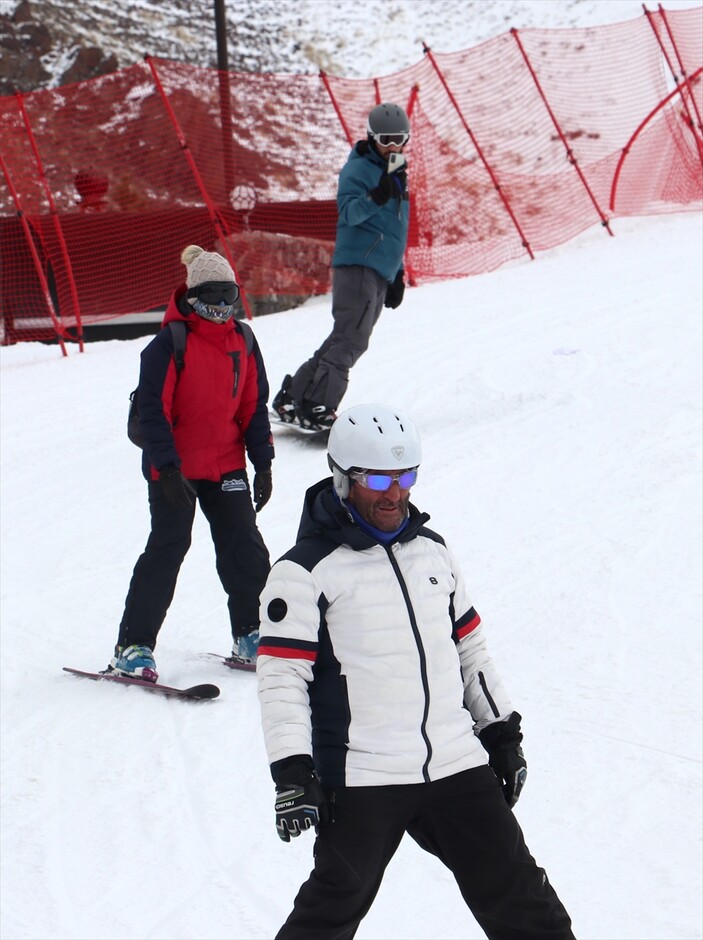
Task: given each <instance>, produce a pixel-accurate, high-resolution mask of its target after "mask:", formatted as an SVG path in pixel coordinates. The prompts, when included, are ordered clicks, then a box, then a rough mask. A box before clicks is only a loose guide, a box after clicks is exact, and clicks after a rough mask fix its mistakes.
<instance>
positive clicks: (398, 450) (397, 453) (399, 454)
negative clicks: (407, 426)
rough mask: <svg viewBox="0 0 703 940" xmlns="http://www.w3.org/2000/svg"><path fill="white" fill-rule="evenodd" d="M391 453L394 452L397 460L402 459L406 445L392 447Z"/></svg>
mask: <svg viewBox="0 0 703 940" xmlns="http://www.w3.org/2000/svg"><path fill="white" fill-rule="evenodd" d="M391 453H392V454H393V456H394V457H395V459H396V460H402V459H403V454H404V453H405V448H404V447H391Z"/></svg>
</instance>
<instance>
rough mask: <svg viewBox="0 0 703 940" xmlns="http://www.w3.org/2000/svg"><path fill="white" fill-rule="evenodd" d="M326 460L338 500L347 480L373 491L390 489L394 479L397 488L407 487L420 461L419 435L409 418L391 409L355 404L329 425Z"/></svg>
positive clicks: (346, 490)
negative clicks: (330, 426) (397, 485)
mask: <svg viewBox="0 0 703 940" xmlns="http://www.w3.org/2000/svg"><path fill="white" fill-rule="evenodd" d="M327 462H328V464H329V467H330V469H331V471H332V482H333V484H334V488H335V491H336V493H337V495H338V496H339V498H340V499H346V498H347V496H348V495H349V487H350V485H351V484H350V481H351V480H353V481H355V482H357V483H360V484H361V485H362V486H365V487H366V488H367V489H370V490H375V491H376V492H384V491H385V490H388V489H390V487H391V486H392V485H393V483H394V482H395V481H396V480H397V481H398V484H399V485H400V487H401V489H409V488H410V487H411V486H413V485H414V484H415V482H416V481H417V472H418V467H419V466H420V463H421V462H422V445H421V444H420V436H419V434H418V433H417V429H416V427H415V425H414V424H413V422H412V421H411V420H410V418H408V417H407V415H405V414H403V413H402V412H400V411H398V410H397V409H395V408H391V407H390V406H388V405H375V404H372V405H355V406H354V407H352V408H348V409H347V410H346V411H343V412H342V413H341V414H340V415H339V416H338V417H337V419H336V421H335V422H334V424H333V425H332V429H331V430H330V436H329V441H328V443H327ZM394 467H397V468H398V470H397V471H395V472H394V470H393V468H394Z"/></svg>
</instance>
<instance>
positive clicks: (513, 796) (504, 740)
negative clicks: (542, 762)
mask: <svg viewBox="0 0 703 940" xmlns="http://www.w3.org/2000/svg"><path fill="white" fill-rule="evenodd" d="M520 721H521V717H520V715H518V713H517V712H512V713H511V714H510V717H509V718H508V719H507V720H506V721H495V722H493V724H491V725H488V727H487V728H484V729H483V731H481V732H479V736H478V737H479V740H480V742H481V744H483V746H484V747H485V749H486V750H487V751H488V763H489V764H490V765H491V767H492V769H493V773H494V774H495V775H496V777H497V778H498V780H500V782H501V784H502V786H503V796H504V797H505V799H506V801H507V803H508V806H510V807H511V808H512V807H513V806H515V804H516V803H517V801H518V800H519V799H520V794H521V792H522V788H523V787H524V786H525V781H526V780H527V761H526V760H525V756H524V754H523V753H522V748H521V747H520V742H521V741H522V734H521V733H520Z"/></svg>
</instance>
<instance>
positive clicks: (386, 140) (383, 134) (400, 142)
mask: <svg viewBox="0 0 703 940" xmlns="http://www.w3.org/2000/svg"><path fill="white" fill-rule="evenodd" d="M366 133H367V135H368V137H369V139H370V140H375V141H376V143H377V144H380V146H381V147H389V146H391V144H396V145H397V146H399V147H403V146H405V144H407V142H408V140H409V139H410V121H409V119H408V116H407V114H406V113H405V111H404V110H403V109H402V108H401V107H400V105H398V104H390V103H384V104H378V105H376V107H375V108H373V110H372V111H371V112H370V113H369V118H368V122H367V125H366Z"/></svg>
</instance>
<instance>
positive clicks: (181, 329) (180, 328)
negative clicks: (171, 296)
mask: <svg viewBox="0 0 703 940" xmlns="http://www.w3.org/2000/svg"><path fill="white" fill-rule="evenodd" d="M168 325H169V327H170V329H171V337H172V339H173V358H174V360H175V362H176V372H180V371H181V369H182V368H183V366H184V365H185V352H186V337H187V336H188V327H187V326H186V325H185V323H184V322H183V320H171V321H170V322H169V324H168Z"/></svg>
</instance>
